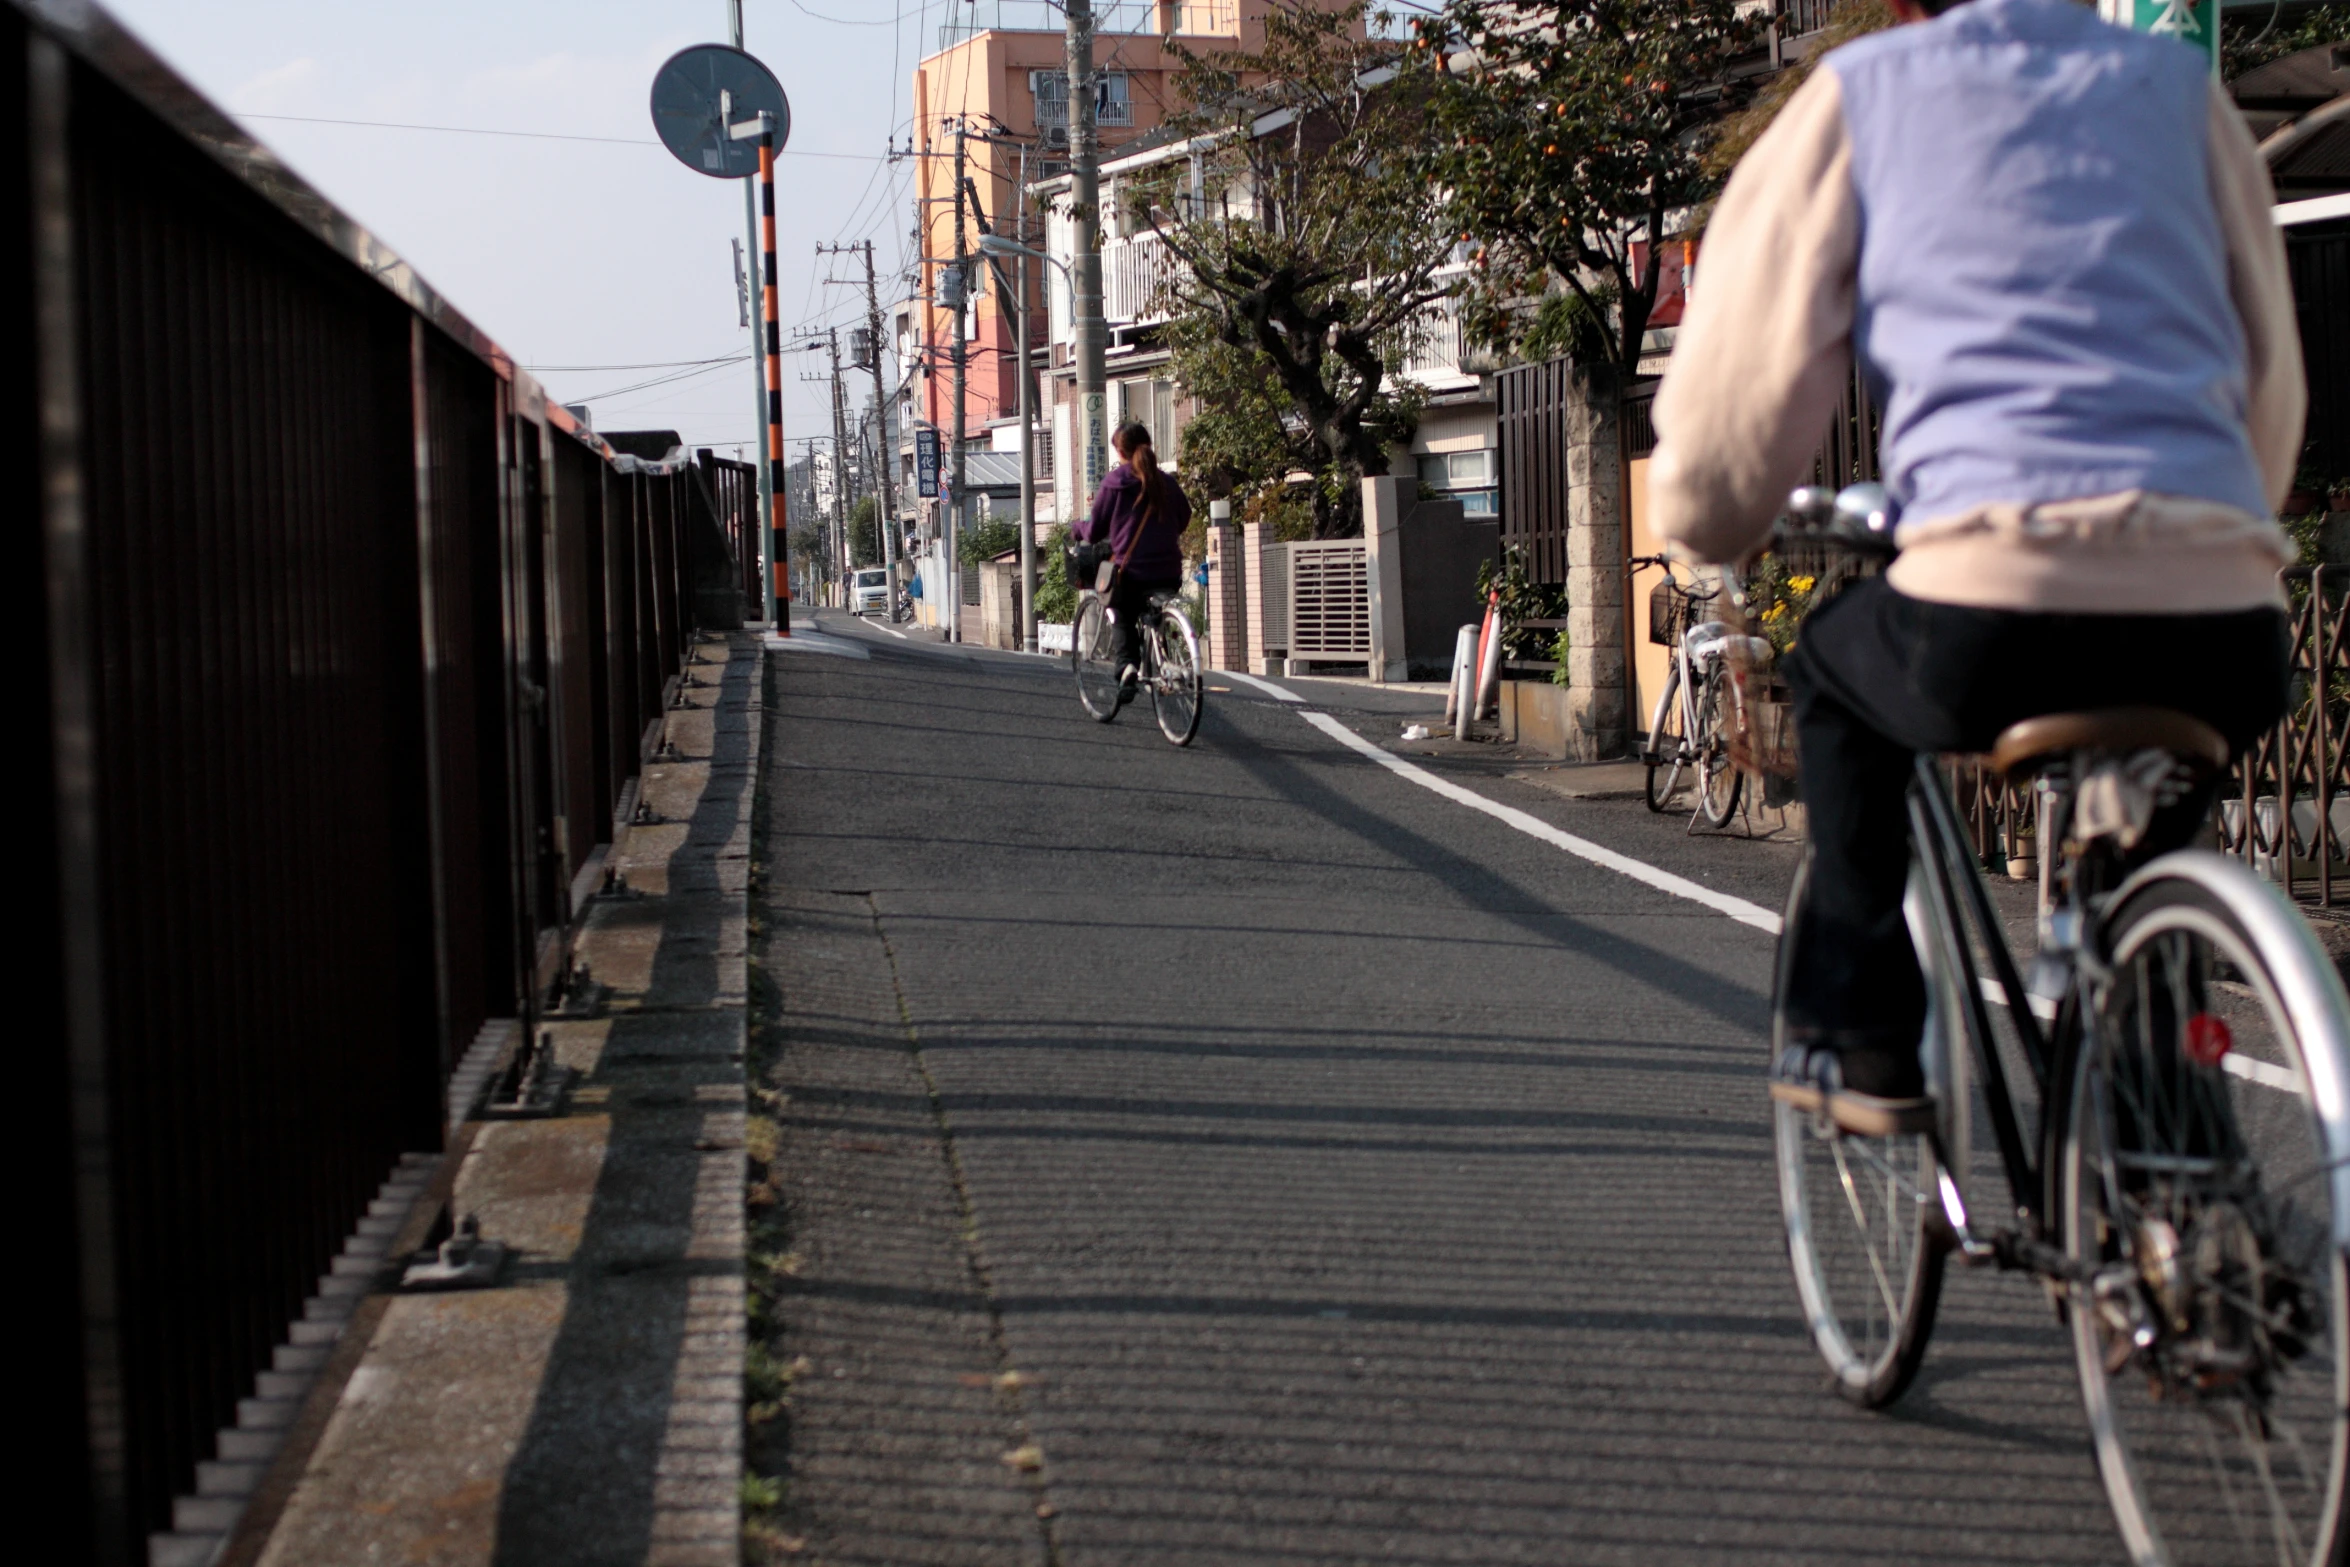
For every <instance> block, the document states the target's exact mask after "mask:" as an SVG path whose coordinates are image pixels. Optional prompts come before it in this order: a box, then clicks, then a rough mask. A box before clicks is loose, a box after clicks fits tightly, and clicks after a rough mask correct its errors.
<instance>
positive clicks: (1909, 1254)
mask: <svg viewBox="0 0 2350 1567" xmlns="http://www.w3.org/2000/svg"><path fill="white" fill-rule="evenodd" d="M1855 488H1856V490H1858V489H1869V490H1873V489H1874V488H1875V487H1874V486H1865V487H1855ZM1800 499H1801V492H1799V500H1800ZM1822 499H1824V497H1823V498H1822ZM1805 510H1806V512H1807V513H1808V514H1805V515H1797V516H1795V517H1794V518H1793V519H1792V528H1793V530H1794V531H1797V532H1800V533H1803V534H1805V535H1807V536H1813V537H1822V536H1824V537H1827V538H1830V539H1833V540H1835V541H1837V542H1840V543H1843V544H1846V545H1848V546H1851V547H1855V548H1859V549H1862V550H1875V551H1878V552H1880V553H1886V554H1889V553H1890V548H1889V541H1887V540H1885V539H1884V538H1883V537H1882V534H1883V532H1884V531H1885V530H1884V527H1883V520H1884V518H1883V509H1882V501H1881V498H1879V497H1871V496H1865V495H1855V494H1854V493H1853V492H1851V491H1848V492H1846V495H1844V496H1839V497H1836V499H1835V504H1834V508H1833V511H1832V513H1831V512H1829V511H1828V508H1827V507H1826V506H1825V505H1823V504H1822V503H1821V500H1813V501H1811V502H1810V503H1808V505H1807V506H1806V508H1805ZM1872 510H1873V511H1874V518H1873V521H1874V523H1875V526H1874V527H1872V526H1871V520H1872V519H1871V512H1872ZM1823 513H1826V514H1825V515H1823ZM1989 760H1990V766H1991V767H1992V769H1993V770H1994V771H1995V772H1997V773H2000V774H2003V775H2005V776H2006V777H2008V778H2009V779H2013V780H2028V781H2029V785H2030V790H2031V798H2032V801H2033V804H2034V807H2035V809H2036V811H2037V813H2038V824H2039V829H2038V830H2039V843H2040V845H2041V880H2040V897H2039V917H2038V926H2037V928H2038V941H2037V950H2036V952H2035V953H2034V955H2033V957H2032V960H2031V963H2030V978H2029V980H2028V981H2027V980H2026V979H2025V977H2024V975H2023V973H2022V972H2020V971H2019V969H2018V966H2017V964H2016V962H2015V961H2014V959H2013V957H2012V956H2011V954H2010V953H2009V951H2008V947H2007V944H2006V940H2005V936H2004V933H2003V931H2002V928H2001V925H2000V922H1999V919H1998V917H1997V915H1996V914H1995V912H1994V911H1993V908H1992V905H1991V902H1990V899H1989V897H1988V895H1987V894H1986V893H1985V891H1984V888H1983V884H1982V882H1981V880H1980V877H1979V875H1978V871H1977V864H1976V858H1975V854H1974V851H1973V848H1972V846H1971V845H1970V844H1969V842H1968V840H1967V838H1966V836H1965V834H1964V833H1963V831H1962V830H1961V827H1960V824H1959V817H1958V813H1957V811H1956V810H1955V809H1954V808H1953V805H1952V801H1951V797H1950V794H1949V792H1948V790H1947V789H1945V787H1944V785H1943V781H1942V776H1941V772H1940V769H1939V767H1938V766H1937V764H1936V763H1935V762H1934V761H1933V760H1932V759H1931V758H1926V757H1921V758H1920V759H1919V761H1918V764H1917V771H1916V775H1915V777H1914V779H1913V780H1912V782H1911V786H1910V797H1909V814H1910V837H1911V853H1912V860H1911V867H1910V878H1909V892H1908V898H1907V909H1908V916H1909V925H1910V931H1911V935H1912V938H1913V940H1914V941H1915V943H1916V947H1917V953H1918V961H1919V965H1920V967H1921V969H1922V970H1923V972H1924V973H1925V975H1926V976H1927V989H1928V994H1929V1010H1928V1016H1927V1022H1926V1026H1925V1031H1924V1036H1923V1039H1922V1041H1921V1050H1922V1052H1923V1056H1924V1065H1925V1069H1926V1079H1927V1083H1928V1088H1929V1091H1930V1094H1931V1096H1932V1098H1933V1100H1934V1103H1935V1106H1936V1109H1935V1112H1934V1115H1933V1117H1932V1122H1933V1124H1932V1125H1931V1126H1930V1127H1927V1128H1924V1129H1919V1130H1910V1131H1905V1132H1902V1133H1900V1134H1898V1135H1891V1136H1864V1135H1859V1134H1857V1133H1855V1132H1853V1131H1849V1130H1846V1129H1844V1128H1842V1127H1840V1126H1838V1125H1836V1124H1835V1123H1834V1122H1833V1121H1832V1120H1830V1119H1828V1118H1827V1117H1826V1116H1825V1115H1824V1113H1822V1112H1821V1111H1816V1110H1804V1109H1798V1108H1796V1107H1795V1106H1794V1105H1791V1104H1789V1103H1786V1102H1784V1101H1781V1102H1776V1103H1774V1104H1773V1106H1772V1109H1773V1117H1774V1122H1775V1125H1774V1143H1775V1147H1776V1150H1777V1159H1778V1175H1779V1196H1780V1205H1781V1210H1782V1213H1783V1215H1784V1218H1785V1224H1786V1235H1787V1249H1788V1254H1789V1256H1790V1259H1791V1260H1792V1262H1793V1264H1794V1271H1795V1284H1796V1291H1797V1294H1798V1295H1799V1296H1800V1298H1801V1301H1802V1306H1803V1311H1804V1316H1805V1319H1806V1322H1807V1324H1808V1326H1809V1328H1810V1330H1811V1335H1812V1340H1813V1342H1814V1343H1815V1344H1816V1345H1817V1347H1818V1349H1819V1352H1820V1354H1821V1356H1822V1357H1823V1358H1824V1359H1825V1360H1826V1361H1827V1363H1828V1367H1829V1369H1830V1370H1831V1371H1832V1372H1833V1373H1834V1379H1835V1386H1836V1388H1837V1390H1838V1391H1839V1392H1840V1393H1842V1394H1843V1396H1845V1397H1846V1398H1848V1399H1850V1400H1852V1401H1853V1402H1855V1403H1858V1404H1861V1405H1864V1406H1870V1407H1874V1406H1879V1405H1883V1404H1888V1403H1890V1402H1892V1400H1894V1399H1895V1398H1897V1397H1899V1396H1900V1394H1901V1392H1902V1391H1903V1389H1904V1388H1906V1387H1907V1386H1908V1385H1909V1382H1910V1379H1911V1378H1912V1377H1913V1376H1914V1375H1915V1374H1916V1372H1917V1369H1918V1366H1919V1363H1920V1361H1921V1360H1922V1359H1923V1357H1924V1355H1925V1350H1926V1342H1927V1339H1928V1337H1929V1336H1930V1334H1931V1333H1932V1331H1933V1325H1934V1311H1935V1305H1936V1302H1937V1300H1938V1299H1939V1296H1940V1294H1941V1288H1942V1281H1943V1273H1944V1269H1945V1267H1946V1265H1947V1263H1948V1262H1949V1260H1950V1259H1953V1258H1955V1259H1957V1260H1958V1261H1959V1262H1960V1263H1962V1264H1969V1265H1987V1266H1993V1267H1998V1268H2002V1269H2013V1270H2018V1271H2022V1272H2026V1273H2031V1274H2034V1275H2036V1276H2037V1277H2038V1278H2040V1279H2041V1280H2042V1281H2043V1282H2044V1283H2045V1284H2046V1285H2047V1287H2048V1289H2049V1291H2050V1293H2051V1295H2052V1296H2053V1298H2054V1299H2055V1301H2056V1304H2057V1309H2058V1311H2059V1313H2060V1315H2061V1316H2062V1317H2063V1318H2064V1319H2065V1321H2066V1323H2067V1325H2068V1327H2069V1330H2070V1333H2071V1336H2072V1343H2073V1358H2074V1364H2075V1370H2076V1373H2077V1376H2078V1379H2079V1383H2080V1388H2081V1396H2082V1401H2083V1404H2084V1406H2085V1407H2086V1410H2087V1414H2088V1423H2089V1430H2090V1435H2091V1438H2092V1441H2093V1445H2094V1448H2095V1452H2096V1457H2097V1465H2098V1470H2099V1473H2100V1475H2101V1477H2102V1479H2103V1481H2104V1484H2105V1489H2106V1494H2107V1496H2108V1498H2109V1499H2110V1500H2111V1502H2112V1505H2113V1512H2114V1517H2115V1519H2116V1521H2117V1522H2118V1523H2119V1525H2120V1528H2121V1534H2122V1539H2123V1541H2124V1544H2125V1546H2126V1547H2127V1550H2128V1554H2129V1560H2130V1561H2131V1562H2132V1563H2134V1564H2137V1567H2157V1564H2161V1567H2187V1564H2190V1563H2192V1564H2203V1563H2244V1564H2247V1567H2250V1564H2260V1567H2276V1564H2280V1563H2282V1564H2292V1567H2328V1564H2339V1563H2341V1562H2343V1561H2344V1560H2345V1558H2346V1556H2350V1544H2346V1540H2350V1519H2346V1518H2345V1499H2344V1491H2345V1470H2346V1466H2350V1358H2346V1351H2350V1315H2346V1313H2350V1260H2346V1259H2350V997H2346V996H2345V994H2344V991H2343V987H2342V982H2341V980H2340V978H2339V976H2338V975H2337V974H2336V972H2335V970H2334V968H2333V965H2332V964H2331V963H2330V962H2329V961H2328V960H2327V958H2326V956H2325V954H2324V952H2323V951H2322V950H2321V949H2320V948H2319V946H2318V944H2317V942H2316V940H2315V938H2314V937H2313V936H2312V935H2311V933H2310V931H2309V928H2308V927H2307V925H2306V924H2304V923H2303V921H2302V920H2301V917H2300V916H2299V914H2298V913H2297V912H2296V911H2295V910H2294V909H2293V907H2292V906H2291V905H2290V904H2289V903H2288V902H2286V900H2285V899H2284V898H2283V897H2282V896H2281V895H2280V894H2279V893H2278V892H2277V890H2276V889H2275V888H2273V887H2271V886H2269V885H2267V884H2265V883H2263V882H2261V881H2259V880H2257V879H2256V878H2255V877H2254V876H2253V875H2252V874H2251V873H2250V872H2249V871H2248V870H2246V869H2245V868H2244V867H2243V866H2242V865H2241V864H2239V863H2238V862H2236V861H2234V860H2230V859H2227V858H2225V857H2223V856H2221V855H2219V854H2215V853H2212V852H2210V851H2207V850H2199V849H2188V850H2181V851H2178V852H2175V853H2170V854H2164V855H2162V856H2160V857H2158V858H2156V859H2154V860H2152V861H2150V862H2148V863H2145V864H2143V865H2133V863H2132V856H2131V855H2130V854H2129V852H2128V846H2129V845H2131V844H2133V843H2135V842H2136V841H2137V834H2139V833H2142V832H2143V831H2144V830H2145V826H2146V822H2147V820H2148V818H2149V816H2150V815H2151V813H2152V812H2153V811H2155V810H2157V809H2160V808H2162V807H2163V806H2164V805H2166V804H2176V803H2177V802H2179V801H2180V800H2182V799H2186V798H2189V797H2191V791H2194V790H2196V789H2197V788H2198V787H2199V786H2200V785H2202V784H2204V783H2207V782H2208V781H2209V779H2210V778H2211V777H2212V776H2213V775H2214V774H2215V773H2218V772H2221V771H2223V770H2224V769H2225V768H2226V767H2227V765H2228V748H2227V744H2226V742H2225V741H2224V740H2223V739H2222V738H2221V737H2220V736H2219V735H2218V733H2217V732H2215V731H2213V730H2212V729H2210V728H2209V727H2208V726H2207V725H2205V724H2203V723H2201V722H2200V721H2198V720H2196V719H2194V718H2191V717H2189V716H2187V715H2185V714H2182V713H2175V712H2169V711H2165V710H2161V709H2151V708H2138V709H2116V710H2110V711H2105V712H2095V713H2065V714H2052V715H2049V716H2046V717H2042V718H2035V719H2031V720H2028V721H2026V722H2023V723H2019V724H2016V725H2015V726H2013V727H2012V728H2010V729H2009V730H2007V731H2006V733H2004V734H2002V735H2001V736H2000V737H1999V740H1998V743H1997V745H1996V746H1995V748H1994V749H1993V751H1992V754H1991V756H1990V759H1989ZM1805 881H1806V878H1805V877H1804V875H1803V874H1802V873H1801V872H1799V873H1798V874H1797V877H1796V880H1795V885H1794V889H1793V891H1792V893H1791V894H1790V896H1789V899H1788V906H1787V916H1786V918H1787V928H1790V929H1791V928H1793V926H1794V923H1795V920H1796V917H1797V915H1798V914H1799V913H1800V911H1801V910H1802V907H1803V903H1804V898H1805ZM1786 965H1787V951H1786V943H1785V942H1784V941H1782V943H1781V949H1780V974H1779V992H1780V994H1781V995H1782V996H1783V995H1784V992H1785V988H1786V979H1787V968H1786ZM1994 1011H1997V1012H1998V1013H2000V1014H2002V1016H2001V1019H2000V1021H1998V1022H1997V1023H1995V1022H1994V1017H1993V1014H1994ZM1784 1034H1785V1022H1784V1016H1783V1013H1782V1012H1781V1011H1780V1010H1779V1009H1777V1008H1774V1026H1773V1036H1774V1037H1773V1041H1772V1044H1773V1049H1774V1051H1775V1050H1776V1049H1777V1048H1778V1047H1779V1046H1781V1045H1782V1044H1784V1043H1785V1039H1784V1037H1783V1036H1784ZM2011 1071H2012V1072H2013V1074H2014V1075H2013V1076H2012V1077H2011ZM2019 1079H2020V1080H2021V1081H2022V1082H2024V1083H2027V1084H2028V1085H2029V1087H2030V1088H2031V1089H2032V1090H2034V1091H2035V1092H2036V1094H2037V1101H2038V1105H2039V1109H2040V1114H2039V1119H2038V1125H2037V1126H2036V1127H2033V1126H2031V1125H2030V1124H2028V1122H2027V1120H2026V1117H2025V1115H2024V1113H2023V1112H2022V1111H2021V1110H2019V1108H2018V1105H2017V1102H2016V1095H2015V1092H2014V1087H2015V1083H2016V1081H2017V1080H2019ZM1978 1112H1979V1113H1980V1114H1981V1115H1982V1117H1983V1118H1984V1120H1985V1122H1986V1123H1987V1125H1988V1130H1989V1133H1990V1141H1991V1144H1992V1148H1993V1149H1994V1150H1995V1156H1996V1160H1997V1164H1996V1169H1997V1172H1998V1176H1999V1178H2000V1179H2001V1180H2003V1181H2004V1189H2003V1190H2002V1189H2000V1187H1999V1186H1998V1185H1997V1184H1996V1183H1995V1182H1994V1181H1991V1180H1986V1179H1978V1178H1977V1175H1976V1172H1975V1171H1974V1170H1973V1168H1972V1164H1971V1156H1972V1154H1973V1152H1974V1144H1973V1136H1974V1118H1975V1116H1976V1115H1977V1114H1978Z"/></svg>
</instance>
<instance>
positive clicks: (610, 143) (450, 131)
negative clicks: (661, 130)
mask: <svg viewBox="0 0 2350 1567" xmlns="http://www.w3.org/2000/svg"><path fill="white" fill-rule="evenodd" d="M232 112H234V111H232ZM237 118H238V119H240V120H288V121H291V122H293V123H295V124H298V125H361V126H365V127H367V128H368V129H370V130H378V131H437V132H439V133H440V134H442V135H444V136H517V137H520V138H522V139H523V140H525V141H587V142H596V143H599V144H601V145H603V146H607V147H658V146H660V145H661V143H660V142H658V141H656V140H654V139H652V138H650V137H645V136H573V135H569V134H566V133H563V132H559V131H501V130H492V129H491V128H489V127H488V126H485V125H414V124H410V123H409V122H407V121H405V120H335V119H328V118H327V117H325V116H324V115H317V114H243V113H239V114H237ZM775 155H776V156H777V157H779V158H845V159H849V160H851V161H853V162H857V163H886V162H888V161H889V156H888V154H886V153H875V152H805V151H802V150H801V149H799V148H797V147H785V148H780V149H778V150H777V152H776V154H775Z"/></svg>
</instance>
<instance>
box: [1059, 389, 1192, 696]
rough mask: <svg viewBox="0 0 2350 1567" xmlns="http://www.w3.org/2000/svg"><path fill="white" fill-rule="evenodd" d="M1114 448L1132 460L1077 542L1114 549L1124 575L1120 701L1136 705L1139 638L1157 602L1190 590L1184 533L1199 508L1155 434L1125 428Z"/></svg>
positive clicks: (1118, 471) (1115, 613)
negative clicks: (1171, 471) (1166, 463)
mask: <svg viewBox="0 0 2350 1567" xmlns="http://www.w3.org/2000/svg"><path fill="white" fill-rule="evenodd" d="M1110 444H1111V445H1113V446H1115V447H1117V449H1118V455H1119V456H1120V457H1122V458H1124V459H1125V461H1124V462H1121V463H1118V464H1116V465H1115V466H1113V467H1112V468H1111V469H1110V471H1109V472H1108V473H1106V474H1104V475H1103V476H1102V487H1101V488H1100V489H1099V490H1097V491H1095V492H1094V497H1093V516H1092V517H1091V518H1090V519H1087V520H1085V521H1082V522H1080V523H1079V524H1078V531H1077V536H1078V537H1079V538H1081V539H1083V540H1085V541H1086V542H1087V543H1089V544H1107V545H1108V546H1109V551H1110V561H1111V563H1112V565H1113V566H1114V567H1115V568H1116V569H1115V571H1114V572H1113V574H1112V576H1111V579H1110V618H1111V619H1112V620H1113V621H1114V622H1116V624H1117V627H1118V701H1119V702H1120V704H1121V705H1123V704H1124V703H1127V702H1131V701H1133V700H1134V682H1135V679H1136V677H1137V676H1138V675H1139V674H1140V672H1141V666H1142V648H1141V644H1140V643H1139V642H1138V641H1137V640H1136V637H1135V631H1136V628H1137V627H1139V626H1140V625H1141V624H1142V620H1143V617H1144V616H1145V615H1147V614H1149V613H1150V600H1151V595H1152V594H1154V593H1174V592H1178V591H1180V590H1181V588H1182V586H1183V530H1184V529H1185V528H1188V527H1190V526H1191V502H1190V501H1188V500H1186V499H1185V498H1184V494H1183V486H1181V485H1179V484H1177V483H1176V482H1175V481H1174V480H1173V479H1171V478H1169V477H1168V476H1167V475H1166V474H1165V473H1163V472H1161V471H1160V469H1159V457H1158V453H1157V452H1155V451H1153V450H1152V449H1151V433H1150V431H1149V430H1148V429H1147V428H1145V427H1144V426H1142V425H1139V424H1128V425H1121V426H1120V427H1119V429H1118V432H1117V434H1115V435H1113V436H1112V437H1111V438H1110Z"/></svg>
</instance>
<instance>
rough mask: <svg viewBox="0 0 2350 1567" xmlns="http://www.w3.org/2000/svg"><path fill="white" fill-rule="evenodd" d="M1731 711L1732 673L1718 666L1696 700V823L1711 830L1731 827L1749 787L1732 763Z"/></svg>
mask: <svg viewBox="0 0 2350 1567" xmlns="http://www.w3.org/2000/svg"><path fill="white" fill-rule="evenodd" d="M1729 707H1730V672H1729V670H1728V669H1726V668H1725V667H1723V666H1722V665H1721V664H1720V663H1716V664H1715V665H1714V667H1713V668H1712V669H1711V670H1709V671H1707V673H1706V677H1705V684H1704V685H1703V686H1702V687H1700V688H1699V690H1698V696H1697V735H1696V741H1697V744H1696V750H1697V819H1698V820H1699V821H1702V822H1704V823H1705V824H1706V825H1707V826H1708V827H1727V826H1729V825H1730V821H1731V818H1733V817H1735V816H1736V815H1737V814H1738V795H1739V791H1740V790H1741V789H1742V788H1743V787H1744V786H1745V783H1746V778H1745V775H1744V774H1742V773H1740V772H1739V771H1738V769H1737V767H1736V766H1734V765H1733V764H1732V763H1731V761H1730V713H1729Z"/></svg>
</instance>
